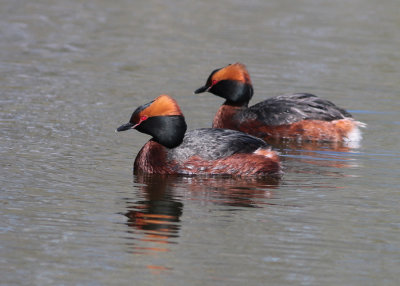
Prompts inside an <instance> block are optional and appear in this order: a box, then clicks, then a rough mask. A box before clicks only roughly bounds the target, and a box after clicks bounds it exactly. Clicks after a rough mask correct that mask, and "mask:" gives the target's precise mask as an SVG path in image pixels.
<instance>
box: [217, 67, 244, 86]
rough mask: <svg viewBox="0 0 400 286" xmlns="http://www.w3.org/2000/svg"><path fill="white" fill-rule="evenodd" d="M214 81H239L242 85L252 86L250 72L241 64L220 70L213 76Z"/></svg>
mask: <svg viewBox="0 0 400 286" xmlns="http://www.w3.org/2000/svg"><path fill="white" fill-rule="evenodd" d="M212 79H213V80H216V81H221V80H237V81H240V82H242V83H247V84H251V80H250V75H249V72H248V71H247V69H246V66H245V65H244V64H241V63H235V64H232V65H229V66H226V67H224V68H222V69H220V70H219V71H217V72H216V73H215V74H214V75H213V77H212Z"/></svg>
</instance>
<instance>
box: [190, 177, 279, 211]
mask: <svg viewBox="0 0 400 286" xmlns="http://www.w3.org/2000/svg"><path fill="white" fill-rule="evenodd" d="M184 179H185V182H186V185H187V191H188V192H190V196H191V197H192V199H199V200H202V201H204V200H205V201H206V202H211V203H215V204H219V205H226V206H231V207H235V208H236V209H237V207H246V208H249V207H252V208H254V207H262V206H263V205H268V204H272V203H270V202H268V201H266V200H268V199H271V198H272V197H273V193H272V191H271V189H276V188H277V187H278V185H279V182H280V178H278V177H265V178H256V177H247V178H246V177H243V178H236V177H200V176H195V177H186V178H184Z"/></svg>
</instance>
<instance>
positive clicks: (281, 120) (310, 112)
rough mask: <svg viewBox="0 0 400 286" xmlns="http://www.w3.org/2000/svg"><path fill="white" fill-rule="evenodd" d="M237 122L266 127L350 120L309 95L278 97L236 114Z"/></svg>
mask: <svg viewBox="0 0 400 286" xmlns="http://www.w3.org/2000/svg"><path fill="white" fill-rule="evenodd" d="M237 116H238V117H239V118H236V119H237V120H239V121H241V122H245V121H247V120H257V121H260V122H263V123H264V124H266V125H270V126H277V125H286V124H292V123H295V122H298V121H301V120H324V121H332V120H337V119H343V118H351V117H352V116H351V114H350V113H348V112H347V111H346V110H344V109H342V108H340V107H337V106H336V105H335V104H333V103H332V102H330V101H329V100H326V99H322V98H319V97H317V96H315V95H313V94H309V93H295V94H291V95H279V96H275V97H271V98H269V99H267V100H265V101H262V102H260V103H257V104H255V105H253V106H251V107H249V108H246V109H244V110H243V112H241V113H239V114H237Z"/></svg>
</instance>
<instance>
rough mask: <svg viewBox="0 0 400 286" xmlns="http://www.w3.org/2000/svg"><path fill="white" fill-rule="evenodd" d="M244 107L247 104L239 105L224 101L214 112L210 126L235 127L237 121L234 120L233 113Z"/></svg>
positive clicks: (236, 126)
mask: <svg viewBox="0 0 400 286" xmlns="http://www.w3.org/2000/svg"><path fill="white" fill-rule="evenodd" d="M246 108H247V105H246V106H241V105H231V104H226V103H224V104H223V105H221V107H220V108H219V109H218V111H217V113H216V114H215V116H214V120H213V125H212V127H213V128H227V129H237V128H238V122H237V121H236V120H235V115H236V114H238V113H239V112H241V111H242V110H244V109H246Z"/></svg>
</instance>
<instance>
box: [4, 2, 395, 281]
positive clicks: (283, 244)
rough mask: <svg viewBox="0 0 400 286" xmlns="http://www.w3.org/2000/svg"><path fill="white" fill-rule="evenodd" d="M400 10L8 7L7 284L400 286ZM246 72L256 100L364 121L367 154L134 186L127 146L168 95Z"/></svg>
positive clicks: (208, 102)
mask: <svg viewBox="0 0 400 286" xmlns="http://www.w3.org/2000/svg"><path fill="white" fill-rule="evenodd" d="M399 9H400V5H399V3H398V1H396V0H385V1H380V2H379V3H378V2H376V1H372V0H366V1H361V0H356V1H351V2H349V1H334V2H327V1H319V0H302V1H286V0H285V1H258V0H255V1H246V2H243V1H218V2H215V1H201V2H199V1H198V2H196V3H185V4H182V3H181V2H179V1H171V0H169V1H153V0H151V1H145V2H143V3H136V2H135V3H134V2H132V1H126V0H118V1H90V2H88V1H79V0H64V1H56V2H54V1H48V0H40V1H33V2H32V1H31V2H28V1H2V2H1V3H0V103H1V105H0V106H1V109H0V124H1V145H0V156H1V165H0V166H1V177H0V180H1V181H0V185H1V192H0V202H1V206H2V207H1V210H0V212H1V217H2V219H1V224H0V235H1V238H0V239H1V246H0V252H1V255H0V274H1V283H2V284H4V285H132V284H134V285H267V284H268V285H398V284H399V283H400V280H399V278H398V269H399V267H400V242H399V237H400V224H399V222H400V210H399V207H398V202H399V200H400V192H399V183H400V181H399V175H400V174H399V165H400V151H399V150H400V144H399V140H398V138H399V135H400V120H399V110H400V104H399V102H400V101H399V99H400V97H399V96H400V94H399V90H400V84H399V78H400V54H399V50H398V47H399V46H400V33H399V31H400V20H399V19H400V18H399V17H398V15H399ZM236 61H241V62H243V63H245V64H246V65H247V67H248V69H249V72H250V74H251V76H252V81H253V84H254V88H255V95H254V98H253V100H252V102H253V103H256V102H258V101H260V100H262V99H263V98H267V97H269V96H273V95H277V94H283V93H290V92H310V93H315V94H318V95H319V96H322V97H325V98H327V99H329V100H331V101H333V102H335V103H336V104H338V105H339V106H342V107H345V108H347V109H348V110H349V111H350V112H352V113H353V115H354V116H355V118H356V119H357V120H360V121H363V122H365V123H367V124H368V128H367V129H365V130H364V139H363V141H362V142H361V144H360V146H358V147H357V148H348V147H346V146H336V145H334V146H332V145H321V146H309V145H296V144H295V145H293V144H282V145H279V146H276V149H277V150H278V151H279V152H280V154H281V158H282V164H283V168H284V172H285V174H284V175H283V177H282V178H281V179H280V180H274V179H268V178H266V179H254V178H244V179H238V178H221V177H174V176H170V177H162V176H141V177H138V176H133V174H132V165H133V159H134V157H135V155H136V154H137V152H138V151H139V149H140V147H141V146H142V145H143V144H144V143H145V142H146V141H147V140H148V139H149V137H148V136H147V135H144V134H140V133H138V132H134V131H132V132H128V133H124V134H118V135H117V134H115V133H114V129H115V128H116V127H118V126H119V125H120V124H122V123H125V122H126V121H127V120H128V119H129V117H130V114H131V112H132V111H133V110H134V109H135V108H136V107H137V106H139V105H141V104H143V103H146V102H148V101H150V100H152V99H153V98H155V97H156V96H158V95H159V94H161V93H167V94H170V95H172V96H173V97H174V98H176V99H177V101H178V102H179V104H180V106H181V108H182V110H183V112H184V114H185V115H186V119H187V122H188V125H189V128H190V129H194V128H200V127H207V126H210V125H211V121H212V117H213V115H214V114H215V112H216V110H217V108H218V106H219V105H220V104H221V103H222V100H221V99H220V98H217V97H215V96H212V95H210V94H206V95H203V96H194V95H193V94H192V93H193V91H194V90H195V89H196V88H198V87H200V86H202V85H203V84H204V82H205V80H206V79H207V76H208V75H209V73H210V72H211V71H212V70H213V69H215V68H217V67H222V66H225V65H226V64H228V63H233V62H236Z"/></svg>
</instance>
